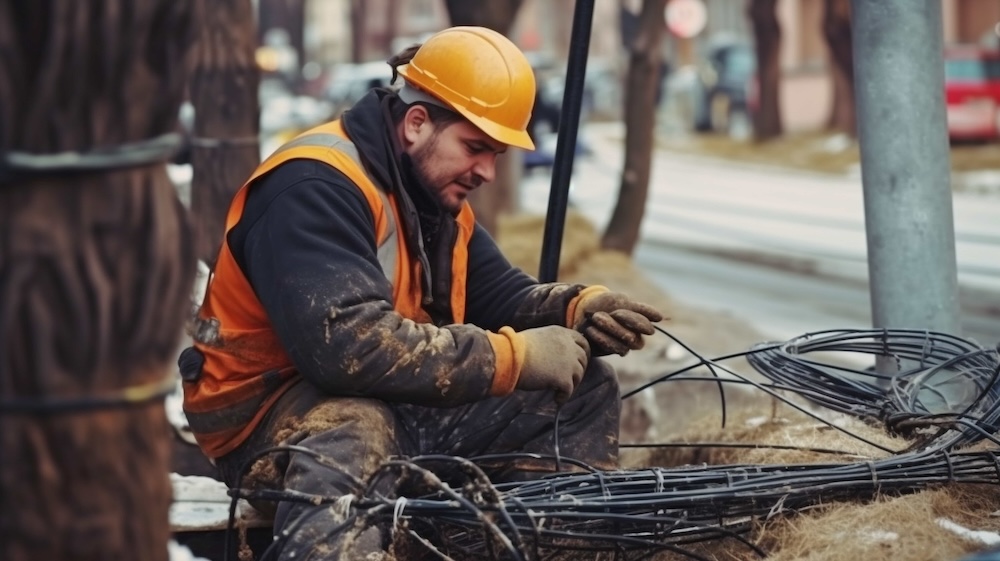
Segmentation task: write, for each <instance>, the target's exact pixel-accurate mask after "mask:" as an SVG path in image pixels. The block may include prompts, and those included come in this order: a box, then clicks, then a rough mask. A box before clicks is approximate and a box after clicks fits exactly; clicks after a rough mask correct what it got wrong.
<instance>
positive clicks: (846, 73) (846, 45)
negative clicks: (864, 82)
mask: <svg viewBox="0 0 1000 561" xmlns="http://www.w3.org/2000/svg"><path fill="white" fill-rule="evenodd" d="M823 36H824V37H825V38H826V44H827V47H828V48H829V49H830V60H831V61H832V62H833V65H832V66H833V68H832V71H833V72H832V74H833V107H832V109H831V111H830V118H829V121H828V122H827V126H828V127H829V128H830V129H834V130H839V131H843V132H846V133H847V134H849V135H851V136H855V135H856V134H857V123H856V118H855V112H854V45H853V43H852V42H851V2H850V0H825V1H824V10H823Z"/></svg>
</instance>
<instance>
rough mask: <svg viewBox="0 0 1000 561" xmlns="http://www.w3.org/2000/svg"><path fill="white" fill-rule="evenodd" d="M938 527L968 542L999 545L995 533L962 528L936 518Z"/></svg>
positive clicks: (946, 520) (999, 541)
mask: <svg viewBox="0 0 1000 561" xmlns="http://www.w3.org/2000/svg"><path fill="white" fill-rule="evenodd" d="M935 522H937V525H938V526H941V527H942V528H944V529H945V530H948V531H949V532H953V533H955V534H957V535H959V536H961V537H963V538H965V539H967V540H969V541H973V542H978V543H981V544H984V545H1000V534H997V533H996V532H988V531H985V530H970V529H968V528H966V527H964V526H961V525H959V524H956V523H954V522H952V521H951V520H948V519H947V518H938V519H937V520H935Z"/></svg>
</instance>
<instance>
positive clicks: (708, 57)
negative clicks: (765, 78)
mask: <svg viewBox="0 0 1000 561" xmlns="http://www.w3.org/2000/svg"><path fill="white" fill-rule="evenodd" d="M756 73H757V58H756V54H755V53H754V50H753V46H752V45H750V44H748V43H745V42H742V41H723V42H718V43H716V44H714V45H711V46H710V47H709V48H708V50H707V52H706V54H705V62H704V64H703V65H702V67H701V68H700V69H699V76H700V85H701V87H700V90H701V91H700V96H699V99H698V100H697V101H696V104H695V123H694V124H695V129H696V130H699V131H702V132H708V131H712V132H723V133H727V134H729V135H730V136H738V137H742V136H745V135H746V134H748V133H749V131H750V127H751V124H750V109H751V108H750V103H749V100H750V96H751V94H752V90H753V87H754V81H755V79H756V78H755V77H756Z"/></svg>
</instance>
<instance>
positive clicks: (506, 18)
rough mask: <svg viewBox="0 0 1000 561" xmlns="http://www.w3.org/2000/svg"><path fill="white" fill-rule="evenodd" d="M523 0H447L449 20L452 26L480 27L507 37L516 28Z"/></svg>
mask: <svg viewBox="0 0 1000 561" xmlns="http://www.w3.org/2000/svg"><path fill="white" fill-rule="evenodd" d="M522 3H523V0H491V1H490V2H469V1H468V0H445V6H446V7H447V8H448V19H449V20H451V24H452V25H478V26H482V27H488V28H490V29H492V30H494V31H496V32H498V33H502V34H504V35H507V34H509V33H510V30H511V28H512V27H513V26H514V19H515V18H516V17H517V11H518V10H520V9H521V4H522Z"/></svg>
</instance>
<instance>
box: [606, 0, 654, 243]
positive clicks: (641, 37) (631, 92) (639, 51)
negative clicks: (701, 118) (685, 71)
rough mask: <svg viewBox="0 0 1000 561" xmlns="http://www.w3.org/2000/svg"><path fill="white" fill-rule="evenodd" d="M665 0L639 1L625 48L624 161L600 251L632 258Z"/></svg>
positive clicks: (641, 210)
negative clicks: (635, 27)
mask: <svg viewBox="0 0 1000 561" xmlns="http://www.w3.org/2000/svg"><path fill="white" fill-rule="evenodd" d="M666 4H667V1H666V0H643V3H642V11H641V12H640V14H639V30H638V33H637V34H636V36H635V38H634V39H633V40H632V41H631V42H630V44H629V66H628V77H627V78H626V84H625V163H624V167H623V169H622V177H621V184H620V186H619V189H618V202H617V203H616V204H615V210H614V212H613V213H612V214H611V220H610V222H608V227H607V230H605V232H604V236H603V237H602V239H601V247H603V248H604V249H611V250H617V251H621V252H623V253H626V254H628V255H631V254H632V251H633V250H634V249H635V244H636V242H637V241H638V240H639V228H640V226H641V225H642V217H643V214H645V211H646V196H647V194H648V192H649V175H650V167H651V165H652V154H653V127H654V126H655V123H656V119H655V118H654V115H655V110H656V88H657V82H658V80H659V78H660V60H661V58H662V56H663V55H662V53H661V50H662V48H661V47H662V43H663V33H664V29H665V26H664V23H663V11H664V8H665V7H666Z"/></svg>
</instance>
